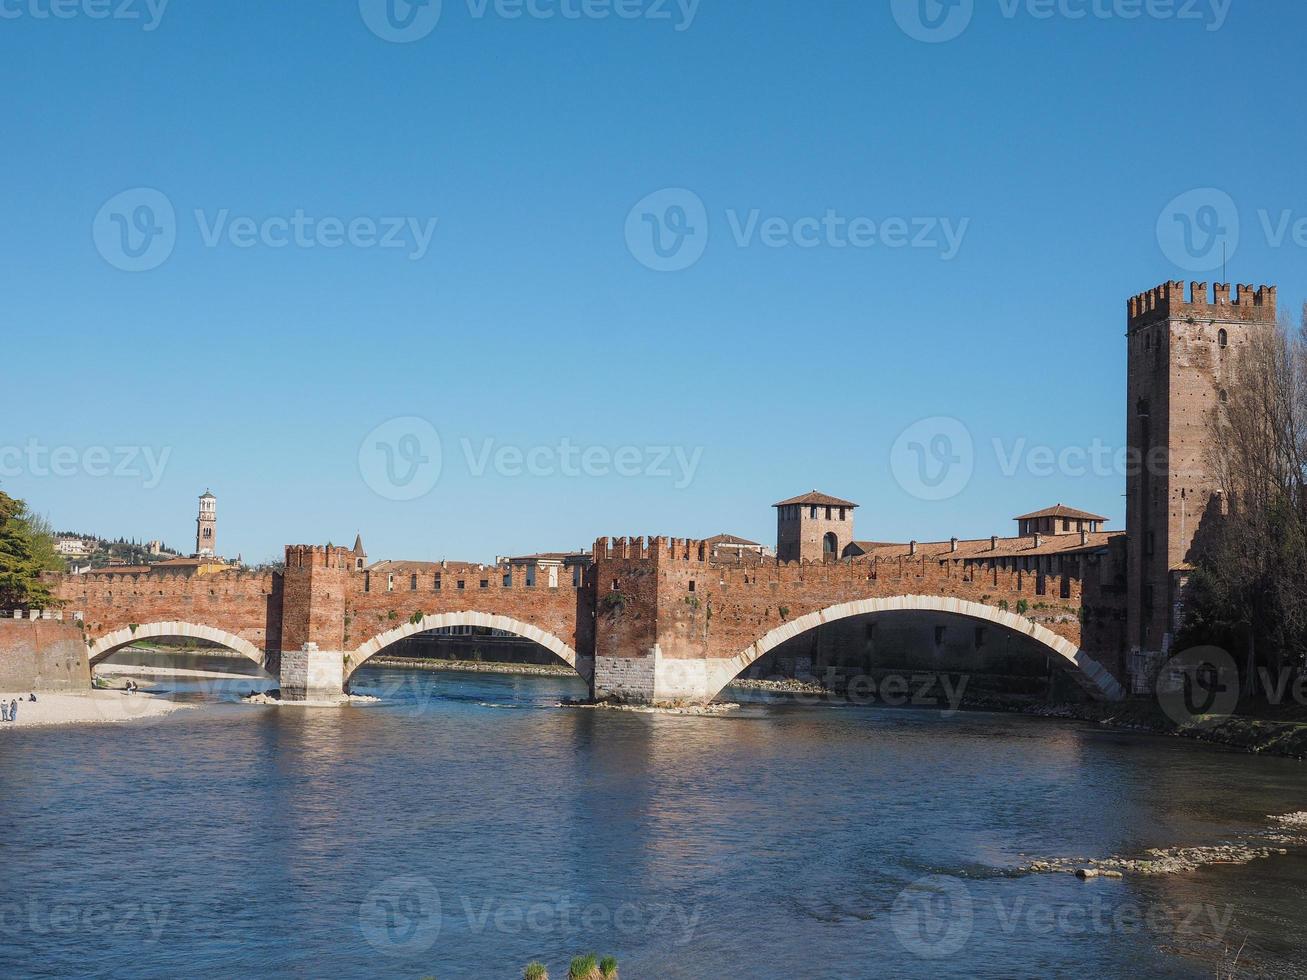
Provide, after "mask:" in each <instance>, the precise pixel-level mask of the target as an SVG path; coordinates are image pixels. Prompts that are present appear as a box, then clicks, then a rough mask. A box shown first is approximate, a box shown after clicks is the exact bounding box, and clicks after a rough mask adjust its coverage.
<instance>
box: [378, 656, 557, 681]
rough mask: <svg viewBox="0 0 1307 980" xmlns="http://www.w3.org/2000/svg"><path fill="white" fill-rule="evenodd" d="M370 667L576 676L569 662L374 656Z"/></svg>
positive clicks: (471, 672)
mask: <svg viewBox="0 0 1307 980" xmlns="http://www.w3.org/2000/svg"><path fill="white" fill-rule="evenodd" d="M365 666H368V667H405V668H408V669H410V670H413V669H416V670H453V671H459V672H461V673H470V674H524V675H527V676H537V675H539V676H548V677H575V676H576V671H575V670H573V669H572V668H571V667H569V666H567V664H510V663H491V662H488V661H482V660H431V659H425V658H424V659H416V658H411V657H373V658H372V659H371V660H369V661H368V662H367V664H366V665H365Z"/></svg>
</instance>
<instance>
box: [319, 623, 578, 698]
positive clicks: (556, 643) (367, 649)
mask: <svg viewBox="0 0 1307 980" xmlns="http://www.w3.org/2000/svg"><path fill="white" fill-rule="evenodd" d="M448 626H483V627H488V628H489V629H496V630H504V631H505V632H508V633H513V634H515V635H517V636H521V637H525V638H526V639H528V640H531V641H532V642H534V643H538V644H539V645H540V646H542V647H544V648H545V649H546V650H548V651H549V652H550V653H552V654H554V655H555V656H556V657H558V658H559V659H560V660H562V661H563V662H564V663H566V664H567V665H568V666H569V667H571V668H572V669H573V670H575V671H576V672H577V673H578V674H580V675H581V677H582V678H583V679H584V680H585V681H586V682H587V683H589V682H590V680H591V676H590V675H591V674H593V671H594V665H593V660H592V659H591V658H583V657H580V656H578V655H577V652H576V651H575V650H574V649H572V647H570V646H568V645H567V644H566V643H564V642H563V641H562V640H560V639H559V638H558V637H557V636H555V635H554V634H553V633H549V632H547V631H545V630H542V629H540V627H538V626H532V625H531V624H530V623H524V622H522V621H521V620H519V619H513V618H512V617H511V616H500V615H498V614H494V613H479V612H472V611H470V610H464V611H461V612H447V613H438V614H436V615H433V616H423V617H422V619H420V620H419V621H418V622H416V623H414V622H408V623H405V624H404V625H402V626H397V627H395V628H394V629H390V630H386V632H384V633H380V634H378V635H377V636H374V637H373V638H372V639H370V640H368V642H366V643H364V644H363V645H362V646H360V647H359V648H358V649H357V650H355V651H354V652H353V654H352V655H351V657H350V662H349V665H348V667H347V668H346V670H345V680H346V681H348V680H349V678H350V677H351V675H353V673H354V671H356V670H358V669H359V668H360V667H362V666H363V665H364V664H365V663H367V662H368V661H369V660H371V659H372V658H373V657H375V656H376V655H377V654H379V653H381V652H382V651H383V650H385V649H386V648H387V647H389V646H393V645H394V644H396V643H398V642H399V641H400V640H406V639H408V638H409V637H410V636H417V634H419V633H426V632H428V631H430V630H437V629H444V628H445V627H448Z"/></svg>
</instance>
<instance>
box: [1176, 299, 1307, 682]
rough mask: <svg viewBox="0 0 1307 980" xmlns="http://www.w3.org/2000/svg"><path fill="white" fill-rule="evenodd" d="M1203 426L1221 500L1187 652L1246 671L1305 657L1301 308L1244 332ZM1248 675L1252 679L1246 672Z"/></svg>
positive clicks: (1193, 590) (1201, 566) (1305, 404)
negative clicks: (1239, 659)
mask: <svg viewBox="0 0 1307 980" xmlns="http://www.w3.org/2000/svg"><path fill="white" fill-rule="evenodd" d="M1250 329H1253V330H1254V332H1253V333H1252V335H1251V336H1250V337H1249V339H1248V342H1247V343H1246V344H1243V345H1241V346H1240V347H1239V348H1238V349H1237V350H1236V351H1233V352H1232V354H1231V361H1230V365H1229V373H1228V375H1227V377H1226V380H1225V381H1224V384H1225V388H1224V393H1223V395H1222V398H1221V401H1220V403H1219V404H1217V405H1216V406H1215V407H1214V409H1213V410H1212V412H1211V415H1210V417H1209V419H1208V423H1207V424H1208V433H1209V435H1210V437H1211V438H1210V439H1209V444H1210V446H1211V447H1212V448H1211V452H1210V458H1209V460H1208V463H1209V466H1210V468H1211V472H1212V474H1213V477H1214V479H1215V481H1216V485H1217V486H1218V487H1219V488H1220V489H1221V491H1222V495H1221V497H1220V498H1219V502H1218V503H1217V505H1216V508H1217V510H1219V513H1214V514H1212V515H1211V519H1210V520H1205V521H1204V522H1203V524H1202V526H1201V529H1200V535H1199V539H1198V541H1197V542H1196V544H1197V562H1196V568H1195V571H1194V574H1193V575H1192V576H1191V578H1190V589H1189V592H1188V594H1187V596H1186V601H1185V610H1186V614H1185V620H1186V621H1185V630H1184V634H1183V635H1182V637H1181V641H1182V642H1184V643H1187V644H1194V643H1215V644H1218V645H1221V646H1225V647H1226V648H1227V649H1230V650H1241V651H1244V653H1245V655H1246V657H1247V662H1248V666H1249V667H1250V668H1251V667H1255V666H1268V667H1270V668H1271V669H1272V670H1279V669H1280V668H1282V667H1294V668H1301V667H1302V665H1303V663H1304V654H1307V310H1304V317H1303V321H1302V323H1301V324H1300V325H1299V326H1298V327H1294V326H1292V325H1291V324H1288V323H1282V324H1280V325H1279V326H1278V327H1271V328H1260V329H1257V328H1250ZM1249 674H1251V671H1249Z"/></svg>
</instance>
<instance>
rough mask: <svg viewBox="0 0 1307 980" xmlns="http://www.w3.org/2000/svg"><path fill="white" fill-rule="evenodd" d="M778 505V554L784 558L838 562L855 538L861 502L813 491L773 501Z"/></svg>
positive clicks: (777, 555) (788, 559) (775, 505)
mask: <svg viewBox="0 0 1307 980" xmlns="http://www.w3.org/2000/svg"><path fill="white" fill-rule="evenodd" d="M772 506H773V507H775V508H776V557H777V558H778V559H779V560H781V561H836V560H838V559H839V558H840V556H841V555H843V554H844V549H845V548H846V547H847V546H848V545H849V543H850V542H851V541H852V540H853V511H854V508H856V507H857V506H858V505H857V504H855V503H853V502H852V501H850V500H841V499H840V498H839V497H832V496H831V495H830V494H828V493H822V492H821V491H819V490H812V491H809V492H808V493H805V494H801V495H800V496H798V497H791V498H790V499H789V500H782V501H781V502H780V503H778V504H772Z"/></svg>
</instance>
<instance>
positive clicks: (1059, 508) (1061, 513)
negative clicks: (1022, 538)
mask: <svg viewBox="0 0 1307 980" xmlns="http://www.w3.org/2000/svg"><path fill="white" fill-rule="evenodd" d="M1035 517H1069V518H1071V520H1073V521H1106V520H1107V518H1106V517H1099V516H1098V515H1097V514H1091V513H1089V511H1087V510H1076V509H1075V508H1074V507H1068V506H1066V505H1065V504H1054V505H1053V506H1052V507H1045V508H1044V509H1043V510H1037V511H1035V512H1034V513H1033V514H1022V515H1021V516H1020V517H1014V518H1012V519H1013V520H1014V521H1028V520H1030V519H1031V518H1035Z"/></svg>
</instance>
